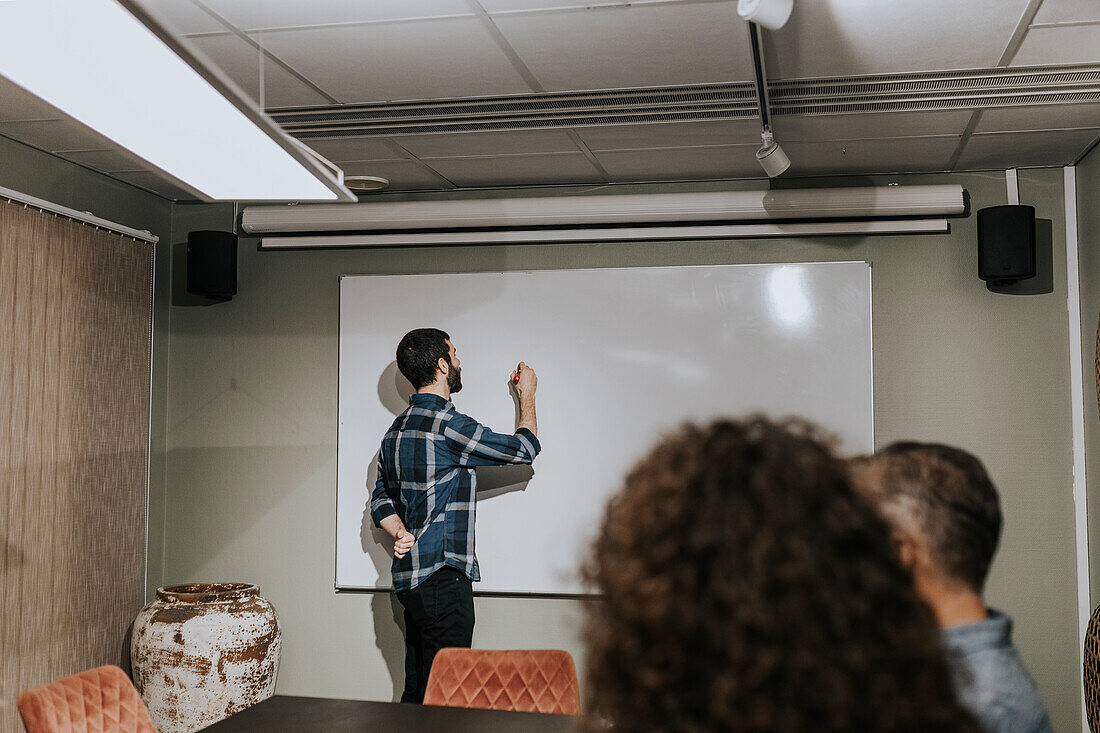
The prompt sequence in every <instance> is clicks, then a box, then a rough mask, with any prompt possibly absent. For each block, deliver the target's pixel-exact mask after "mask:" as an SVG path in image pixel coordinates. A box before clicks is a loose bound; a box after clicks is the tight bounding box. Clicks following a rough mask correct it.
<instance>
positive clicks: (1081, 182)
mask: <svg viewBox="0 0 1100 733" xmlns="http://www.w3.org/2000/svg"><path fill="white" fill-rule="evenodd" d="M1077 226H1078V230H1077V241H1078V245H1077V246H1078V256H1079V260H1078V267H1079V274H1080V284H1081V359H1082V365H1081V367H1082V370H1083V376H1084V385H1083V386H1084V394H1083V395H1082V400H1083V401H1084V412H1085V476H1086V486H1087V487H1088V498H1087V504H1088V509H1089V511H1088V517H1089V522H1088V525H1089V537H1090V538H1092V541H1091V542H1090V543H1089V575H1090V576H1091V577H1090V581H1091V582H1090V586H1091V590H1092V605H1093V606H1095V605H1096V603H1097V599H1098V598H1100V409H1098V402H1100V396H1098V394H1097V392H1098V391H1100V387H1098V386H1097V383H1096V380H1100V373H1098V372H1097V370H1096V366H1095V365H1096V355H1097V345H1098V341H1097V338H1098V333H1097V329H1098V325H1100V324H1098V321H1100V148H1094V149H1093V151H1092V152H1091V153H1089V154H1088V155H1087V156H1085V158H1084V160H1082V161H1081V162H1080V163H1079V164H1078V165H1077ZM1094 374H1095V375H1096V376H1095V379H1094Z"/></svg>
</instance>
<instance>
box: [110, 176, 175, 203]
mask: <svg viewBox="0 0 1100 733" xmlns="http://www.w3.org/2000/svg"><path fill="white" fill-rule="evenodd" d="M111 177H112V178H117V179H118V180H120V181H125V182H126V183H132V184H134V185H135V186H140V187H142V188H144V189H145V190H147V191H152V192H153V193H156V194H160V195H161V196H164V197H165V198H168V199H172V200H174V201H195V200H196V199H195V197H194V196H192V195H191V194H189V193H187V192H186V191H184V190H182V189H180V188H177V187H176V186H174V185H172V184H171V183H168V182H167V181H165V180H164V179H163V178H161V177H160V176H159V175H157V174H156V173H152V172H150V171H123V172H119V173H112V174H111Z"/></svg>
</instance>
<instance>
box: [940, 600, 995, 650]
mask: <svg viewBox="0 0 1100 733" xmlns="http://www.w3.org/2000/svg"><path fill="white" fill-rule="evenodd" d="M941 638H942V640H943V647H944V651H945V652H947V653H948V654H949V655H953V656H966V655H968V654H973V653H974V652H979V651H983V650H986V649H998V648H1002V647H1009V646H1012V619H1010V618H1009V617H1008V616H1006V615H1004V614H1003V613H1001V612H1000V611H995V610H993V609H992V608H991V609H989V618H987V619H986V620H985V621H979V622H978V623H974V624H964V625H963V626H952V627H950V628H947V629H944V630H943V631H942V632H941Z"/></svg>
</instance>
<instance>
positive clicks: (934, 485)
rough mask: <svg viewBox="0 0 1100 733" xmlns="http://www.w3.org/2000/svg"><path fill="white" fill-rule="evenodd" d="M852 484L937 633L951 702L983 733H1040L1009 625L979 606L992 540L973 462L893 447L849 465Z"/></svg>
mask: <svg viewBox="0 0 1100 733" xmlns="http://www.w3.org/2000/svg"><path fill="white" fill-rule="evenodd" d="M851 465H852V477H853V483H854V484H855V485H856V487H857V489H858V490H859V491H861V492H862V493H863V494H864V495H865V496H867V497H868V498H869V499H870V500H871V501H872V502H873V503H874V504H875V506H876V507H877V508H878V509H879V511H880V512H881V513H882V514H883V515H884V516H885V518H886V520H887V521H888V522H889V523H890V525H891V527H892V529H893V532H894V539H895V543H896V546H897V549H898V553H899V555H900V557H901V562H902V564H903V565H904V566H905V567H906V568H908V569H909V571H910V573H911V574H912V576H913V583H914V585H915V586H916V589H917V592H918V593H919V594H920V596H921V597H922V598H923V599H924V601H925V603H927V604H928V606H929V607H930V608H931V609H932V612H933V613H934V614H935V616H936V620H937V621H938V623H939V626H940V629H941V630H942V642H943V648H944V654H945V656H946V659H947V663H948V666H949V667H950V669H951V675H952V678H953V680H954V686H955V693H956V695H957V696H958V698H959V702H960V703H961V704H962V705H963V706H964V707H966V708H967V709H969V710H970V711H971V712H972V713H973V714H974V716H975V717H977V718H978V720H979V721H980V722H981V723H982V725H983V726H985V727H986V728H987V729H988V730H989V731H991V733H1050V731H1051V730H1052V729H1051V725H1050V720H1049V718H1048V716H1047V713H1046V710H1045V709H1044V707H1043V702H1042V700H1041V699H1040V697H1039V692H1038V690H1037V689H1036V686H1035V681H1034V680H1033V679H1032V678H1031V675H1030V674H1028V671H1027V669H1026V668H1025V667H1024V664H1023V662H1022V661H1021V660H1020V655H1019V654H1018V653H1017V652H1016V647H1015V646H1014V645H1013V644H1012V620H1011V619H1010V618H1009V617H1008V616H1006V615H1005V614H1003V613H1001V612H1000V611H995V610H993V609H990V608H987V607H986V605H985V601H984V600H983V598H982V589H983V587H984V586H985V580H986V576H987V575H988V574H989V566H990V565H991V564H992V562H993V556H994V555H995V554H996V552H997V543H998V541H999V540H1000V535H1001V507H1000V500H999V498H998V496H997V490H996V489H995V488H994V486H993V482H992V481H990V479H989V475H988V474H987V473H986V471H985V468H984V467H983V466H982V464H981V461H979V460H978V459H977V458H976V457H974V456H973V455H971V454H970V453H967V452H966V451H964V450H960V449H959V448H952V447H950V446H946V445H939V444H935V443H915V442H906V443H894V444H893V445H890V446H888V447H886V448H884V449H882V450H880V451H879V452H877V453H875V454H874V455H873V456H865V457H862V458H857V459H855V460H853V461H852V463H851Z"/></svg>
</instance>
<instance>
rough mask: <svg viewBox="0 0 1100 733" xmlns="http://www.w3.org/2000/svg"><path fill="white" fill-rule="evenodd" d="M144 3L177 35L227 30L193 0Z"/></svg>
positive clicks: (147, 0)
mask: <svg viewBox="0 0 1100 733" xmlns="http://www.w3.org/2000/svg"><path fill="white" fill-rule="evenodd" d="M144 5H145V7H146V8H148V10H149V12H150V13H151V14H152V16H153V17H154V18H156V19H157V20H159V21H160V22H161V23H163V24H164V26H165V27H166V28H167V29H168V30H170V31H171V32H172V33H173V34H175V35H183V34H185V33H219V32H224V31H225V30H226V28H225V26H224V25H222V24H221V23H219V22H218V21H217V20H216V19H215V18H214V17H213V16H211V15H210V13H208V12H206V11H205V10H203V9H202V8H200V7H199V6H198V5H196V4H195V3H194V2H192V0H145V3H144Z"/></svg>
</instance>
